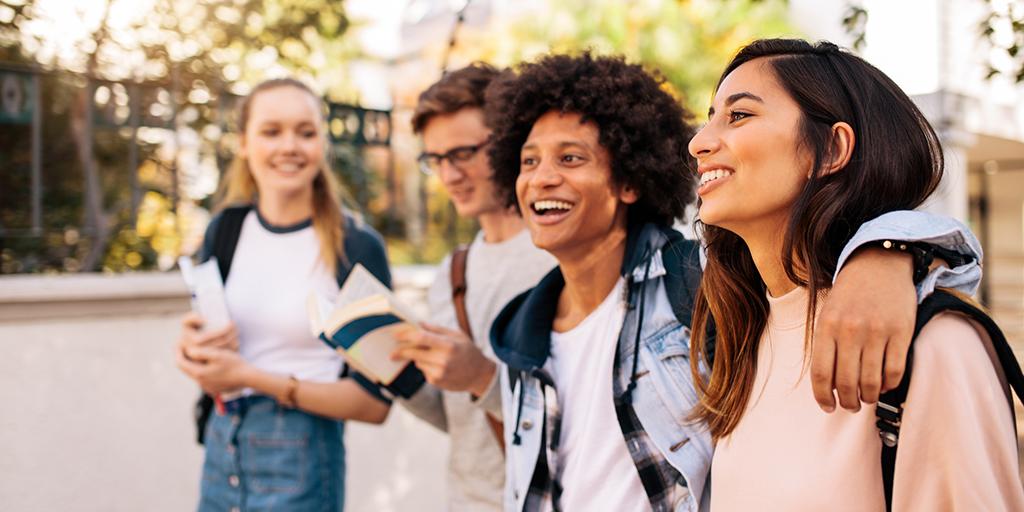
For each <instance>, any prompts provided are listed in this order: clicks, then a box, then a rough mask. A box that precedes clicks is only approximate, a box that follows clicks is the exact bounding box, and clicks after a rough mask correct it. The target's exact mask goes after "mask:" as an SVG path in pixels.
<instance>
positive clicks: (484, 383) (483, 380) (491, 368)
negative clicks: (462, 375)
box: [469, 357, 498, 400]
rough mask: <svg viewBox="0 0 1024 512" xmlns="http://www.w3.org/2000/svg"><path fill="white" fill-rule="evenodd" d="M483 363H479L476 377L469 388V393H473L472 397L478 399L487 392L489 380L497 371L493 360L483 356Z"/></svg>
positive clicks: (489, 385)
mask: <svg viewBox="0 0 1024 512" xmlns="http://www.w3.org/2000/svg"><path fill="white" fill-rule="evenodd" d="M483 359H484V362H483V364H481V365H480V372H479V373H478V374H477V376H476V379H474V380H473V384H472V385H471V386H470V388H469V393H470V394H471V395H473V399H474V400H476V399H479V398H480V397H482V396H484V395H485V394H487V390H488V389H489V388H490V387H491V382H493V381H494V374H495V373H496V372H497V368H498V365H496V364H494V361H491V360H490V359H488V358H486V357H484V358H483Z"/></svg>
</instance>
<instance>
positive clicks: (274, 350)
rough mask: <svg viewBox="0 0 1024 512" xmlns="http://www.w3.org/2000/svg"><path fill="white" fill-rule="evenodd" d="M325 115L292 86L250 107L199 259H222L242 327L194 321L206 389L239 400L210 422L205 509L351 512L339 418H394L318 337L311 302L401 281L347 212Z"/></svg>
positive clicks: (185, 354)
mask: <svg viewBox="0 0 1024 512" xmlns="http://www.w3.org/2000/svg"><path fill="white" fill-rule="evenodd" d="M323 112H324V107H323V104H322V102H321V100H320V98H319V97H318V96H317V95H316V94H314V93H313V91H312V90H311V89H309V87H307V86H306V85H304V84H303V83H302V82H300V81H297V80H293V79H276V80H270V81H266V82H263V83H261V84H259V85H257V86H256V87H255V88H254V89H253V90H252V92H251V93H250V94H249V95H248V96H247V97H245V98H244V99H243V100H242V102H241V104H240V108H239V115H238V127H239V131H240V144H239V151H238V154H237V155H236V158H235V161H234V162H233V163H232V165H231V167H230V169H229V170H228V173H227V175H226V176H225V178H224V182H223V186H222V199H221V201H220V205H219V206H218V209H219V210H221V211H220V213H219V214H218V215H217V216H216V217H214V219H213V220H212V221H211V223H210V226H209V228H208V229H207V232H206V237H205V239H204V242H203V250H202V253H201V255H200V258H201V259H204V260H205V259H208V258H209V257H210V256H214V255H216V256H219V258H218V263H219V264H220V267H221V271H222V273H224V274H225V275H224V276H223V277H224V278H225V297H226V302H227V307H228V311H229V313H230V317H231V320H232V322H233V323H232V324H231V325H229V326H228V327H226V328H223V329H220V330H217V331H212V332H211V331H204V330H202V326H203V323H204V319H203V318H201V317H199V316H198V315H196V314H194V313H193V314H189V315H187V316H186V317H185V318H184V319H183V321H182V335H181V338H180V341H179V350H178V354H177V360H178V366H179V367H180V368H181V369H182V371H184V372H185V373H186V374H187V375H189V376H190V377H192V378H193V379H194V380H196V381H197V382H198V383H199V385H200V386H201V387H202V388H203V390H204V391H205V392H206V393H208V394H210V395H217V394H219V393H224V392H231V394H230V396H237V394H238V392H239V391H240V394H241V396H240V397H236V398H234V399H231V400H228V399H227V398H225V402H226V403H225V404H224V405H223V406H222V407H219V408H218V409H219V410H218V412H217V413H215V414H210V415H209V419H208V421H205V425H201V426H200V428H201V429H203V430H202V432H201V436H200V438H201V439H204V440H205V443H204V444H205V445H206V461H205V463H204V465H203V479H202V485H201V496H200V503H199V510H203V511H205V510H240V509H241V510H257V509H258V510H264V509H266V510H270V509H275V510H277V509H280V510H318V511H320V510H322V511H340V510H342V508H343V505H344V484H345V450H344V445H343V443H342V436H343V432H344V429H343V423H342V422H341V421H338V420H341V419H355V420H361V421H368V422H374V423H379V422H382V421H383V420H384V418H385V417H386V416H387V413H388V408H389V403H388V401H387V400H386V399H384V398H383V397H382V396H380V394H379V393H378V392H376V388H375V387H374V386H372V385H370V384H369V383H366V382H362V383H360V382H357V381H356V380H354V379H349V378H341V379H339V375H340V373H341V371H342V368H343V364H342V360H341V358H340V356H339V355H338V354H337V353H335V352H334V350H332V349H331V348H330V347H328V346H327V345H326V344H324V343H322V342H320V341H319V340H318V339H316V338H315V337H314V336H313V335H312V334H311V330H310V328H309V320H308V317H307V310H306V299H307V297H308V295H309V293H310V292H313V291H316V292H318V293H321V294H324V295H326V296H328V297H333V296H336V295H337V294H338V291H339V288H340V284H341V283H342V282H343V281H344V280H345V278H346V277H347V276H348V273H349V271H350V270H351V268H352V267H353V266H354V265H355V264H357V263H358V264H362V265H363V266H364V267H366V268H367V269H368V270H369V271H370V272H371V273H373V274H375V275H376V276H377V278H378V279H380V280H381V281H382V282H384V283H385V284H387V285H390V273H389V270H388V265H387V257H386V255H385V252H384V246H383V243H382V241H381V238H380V235H378V234H377V233H376V232H375V231H373V230H372V229H371V228H370V227H368V226H366V225H364V224H362V223H361V222H360V221H358V220H357V219H356V218H355V217H354V216H353V215H351V214H349V213H347V212H346V211H344V210H343V209H342V206H341V188H340V186H339V184H338V183H337V181H336V179H335V177H334V175H333V174H332V172H331V170H330V168H329V167H328V165H327V160H326V158H325V152H326V142H327V141H326V130H325V128H326V125H325V122H324V117H323ZM231 219H234V220H231ZM224 260H230V262H229V263H228V262H226V261H224ZM228 270H229V271H230V272H229V273H228V272H226V271H228ZM207 403H209V400H207ZM201 423H203V422H201ZM202 434H205V435H202Z"/></svg>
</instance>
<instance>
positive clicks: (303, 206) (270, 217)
mask: <svg viewBox="0 0 1024 512" xmlns="http://www.w3.org/2000/svg"><path fill="white" fill-rule="evenodd" d="M256 207H257V208H258V209H259V211H260V215H261V216H262V217H263V218H264V219H265V220H266V221H267V222H269V223H270V224H272V225H275V226H288V225H291V224H298V223H299V222H302V221H304V220H306V219H308V218H310V217H312V216H313V191H312V190H309V191H308V192H304V193H298V194H265V195H264V194H260V196H259V199H258V200H257V202H256Z"/></svg>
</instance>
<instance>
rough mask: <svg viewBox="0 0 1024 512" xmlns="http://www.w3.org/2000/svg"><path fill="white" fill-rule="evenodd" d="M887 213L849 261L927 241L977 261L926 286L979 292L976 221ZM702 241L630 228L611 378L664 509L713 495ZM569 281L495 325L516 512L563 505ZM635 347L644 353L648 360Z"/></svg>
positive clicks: (860, 239) (691, 507)
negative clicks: (699, 351)
mask: <svg viewBox="0 0 1024 512" xmlns="http://www.w3.org/2000/svg"><path fill="white" fill-rule="evenodd" d="M887 215H888V216H882V217H879V218H878V219H875V220H873V221H871V222H869V223H866V224H865V225H864V226H863V227H862V228H861V230H859V231H858V233H857V234H856V235H855V237H854V238H853V239H852V240H851V242H850V244H849V245H848V246H847V249H845V250H844V252H843V258H842V260H841V261H840V263H842V262H844V261H845V259H846V258H847V257H848V256H849V254H850V253H851V252H852V249H853V248H856V247H857V246H859V245H863V244H864V243H867V242H870V241H873V240H878V239H884V238H899V239H902V240H907V241H917V240H926V241H929V242H931V243H934V244H936V245H940V246H942V247H944V248H947V249H951V250H956V251H958V252H961V253H963V254H967V255H970V256H972V257H974V259H975V261H972V262H970V263H968V264H966V265H963V266H962V267H957V268H955V269H948V270H944V271H943V270H938V271H935V272H933V273H932V274H931V275H929V277H928V278H927V279H925V280H924V281H923V282H922V283H920V284H919V286H918V291H919V294H923V295H927V293H930V292H931V289H932V288H933V287H934V286H936V285H939V286H948V287H951V288H957V289H959V290H961V291H964V292H967V293H970V292H972V291H973V290H974V288H975V287H976V285H977V281H978V279H979V278H980V268H979V266H978V262H980V259H981V251H980V247H979V244H978V242H977V240H976V239H975V238H974V236H973V235H972V234H971V233H970V231H969V230H968V229H967V228H966V227H965V226H963V225H962V224H960V223H959V222H957V221H955V220H953V219H950V218H945V217H938V216H935V215H931V214H927V213H921V212H894V213H891V214H887ZM903 222H907V223H909V226H908V227H907V228H906V229H901V228H900V227H899V224H900V223H903ZM894 225H895V226H894ZM895 234H900V235H902V236H899V237H896V236H894V235H895ZM694 248H695V245H694V243H693V242H689V241H686V240H683V239H682V236H681V235H680V234H679V233H678V232H676V231H674V230H672V229H670V228H666V227H660V226H655V225H650V224H648V225H642V226H640V225H634V226H630V228H629V233H628V238H627V244H626V254H625V258H624V260H623V266H622V272H621V274H622V276H623V278H625V280H626V283H627V286H626V293H627V298H626V302H627V308H626V313H625V315H626V316H625V318H624V321H623V326H622V330H621V331H620V333H619V339H618V346H617V356H616V362H615V366H614V369H613V375H611V376H608V377H610V378H612V379H613V391H614V394H615V395H616V396H614V397H612V398H613V400H615V405H616V413H617V415H618V419H619V423H620V426H622V431H623V432H622V434H623V438H622V439H623V442H624V443H626V445H627V448H628V450H629V453H630V455H631V457H632V458H633V461H634V464H635V465H636V466H637V471H638V474H639V475H640V477H641V481H642V482H643V484H644V488H645V491H646V492H647V494H648V498H649V500H650V502H651V507H652V510H654V511H656V512H659V511H668V510H674V511H696V510H706V509H707V507H708V502H709V493H708V489H709V488H710V480H709V478H708V477H709V475H710V468H711V458H712V454H713V445H712V441H711V436H710V433H709V432H708V431H707V429H706V428H705V426H704V425H702V424H694V423H692V422H688V421H687V420H686V418H687V416H688V414H689V412H690V410H691V409H692V408H693V406H694V405H695V404H696V403H697V392H696V390H695V387H694V384H693V380H692V377H691V374H690V361H689V358H690V346H689V343H690V330H689V325H690V311H691V310H692V304H693V300H694V294H695V292H696V287H697V284H698V283H699V276H700V270H699V263H695V261H699V260H697V259H696V256H695V253H696V252H697V251H696V250H695V249H694ZM694 267H697V268H694ZM837 273H838V269H837ZM965 276H966V277H965ZM564 284H565V282H564V279H563V277H562V274H561V272H560V270H559V269H558V268H555V269H554V270H553V271H551V273H549V274H548V275H547V276H546V277H545V278H544V279H543V280H541V282H540V283H539V284H538V285H537V286H536V287H535V288H534V289H532V290H530V291H527V292H525V293H524V294H522V295H520V296H519V297H517V298H515V299H514V300H513V301H512V302H510V303H509V304H508V305H507V306H506V307H505V309H504V310H503V311H502V313H501V314H500V315H499V316H498V318H497V319H496V320H495V322H494V325H493V327H492V330H491V342H492V345H493V347H494V352H495V354H496V355H497V356H498V358H499V359H501V360H502V362H503V363H504V364H505V365H506V366H507V371H502V372H501V379H502V382H501V388H502V407H503V411H504V417H505V419H506V421H505V423H504V425H505V445H506V447H507V449H506V478H505V497H504V502H505V509H506V510H509V511H523V510H525V511H535V510H541V509H543V508H544V504H545V503H547V504H550V505H551V508H552V509H553V510H558V506H559V505H558V498H559V495H560V491H561V483H560V482H558V481H557V479H556V478H555V475H557V468H558V467H559V465H558V463H559V461H558V460H557V448H558V441H559V439H558V438H559V430H560V428H559V427H560V411H559V407H558V396H557V390H556V389H555V386H554V381H553V379H552V378H551V376H550V375H548V373H547V372H546V371H545V370H544V364H545V362H546V361H547V358H548V356H549V353H550V345H551V326H552V322H553V320H554V315H555V311H556V306H557V304H558V298H559V295H560V293H561V290H562V288H563V287H564ZM923 288H927V289H923ZM634 347H635V348H636V350H634ZM634 354H639V358H638V359H637V360H636V361H634ZM634 365H635V366H634ZM634 368H635V371H634ZM595 377H596V378H600V377H599V376H595ZM605 378H607V377H605ZM614 477H615V476H614V475H610V478H614Z"/></svg>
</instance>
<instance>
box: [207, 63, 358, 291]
mask: <svg viewBox="0 0 1024 512" xmlns="http://www.w3.org/2000/svg"><path fill="white" fill-rule="evenodd" d="M279 87H294V88H296V89H299V90H301V91H303V92H305V93H306V94H309V95H310V96H311V97H312V98H313V99H314V100H316V102H317V104H318V105H320V106H321V107H322V106H323V104H322V101H321V99H320V97H319V96H317V94H316V93H314V92H313V90H312V89H310V88H309V86H307V85H306V84H304V83H302V82H300V81H299V80H296V79H294V78H275V79H271V80H266V81H264V82H261V83H260V84H259V85H257V86H256V87H254V88H253V90H252V92H250V93H249V95H248V96H246V97H245V98H243V99H242V100H241V102H240V103H239V105H238V114H237V115H238V117H237V120H238V131H239V133H240V134H244V133H245V129H246V127H247V126H248V124H249V117H250V110H251V109H252V99H253V98H255V97H256V95H257V94H259V93H261V92H263V91H268V90H271V89H276V88H279ZM322 110H323V109H322V108H321V111H322ZM318 126H319V127H320V129H321V133H324V131H323V130H325V120H324V119H323V116H322V114H321V119H320V124H319V125H318ZM326 154H327V153H326V151H325V152H324V160H323V161H322V162H320V167H319V172H318V173H317V175H316V178H314V179H313V229H314V231H316V235H317V238H319V239H320V257H321V259H322V260H323V262H324V264H325V265H326V266H327V269H328V270H329V271H330V272H331V273H332V274H333V273H335V272H336V271H337V265H338V261H339V260H340V261H342V262H346V261H347V259H346V257H345V247H344V244H343V240H344V237H345V232H344V230H345V227H344V223H345V218H344V214H343V213H342V207H341V196H342V194H343V193H344V189H343V188H342V186H341V183H340V182H339V181H338V179H337V178H336V177H335V175H334V173H333V172H332V171H331V168H330V165H329V164H328V163H327V157H326ZM258 192H259V190H258V189H257V187H256V181H255V180H254V179H253V177H252V172H251V171H250V170H249V163H248V162H247V161H246V160H245V159H244V158H241V157H239V156H238V155H237V154H236V155H235V157H234V159H233V160H232V161H231V165H230V166H228V170H227V173H226V174H225V176H224V178H223V179H222V180H221V184H220V189H219V191H218V194H217V196H218V201H217V206H216V210H217V211H220V210H223V209H224V208H227V207H229V206H239V205H246V204H255V203H256V199H257V196H258Z"/></svg>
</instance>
